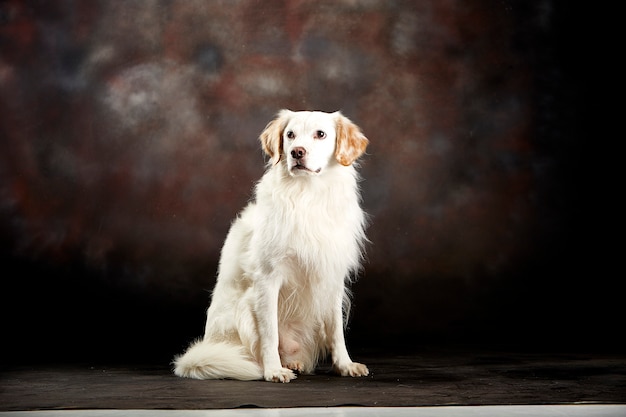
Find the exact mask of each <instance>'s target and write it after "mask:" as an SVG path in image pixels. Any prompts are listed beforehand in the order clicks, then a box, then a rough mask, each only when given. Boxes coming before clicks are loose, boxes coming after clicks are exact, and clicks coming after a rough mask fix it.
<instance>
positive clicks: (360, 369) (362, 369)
mask: <svg viewBox="0 0 626 417" xmlns="http://www.w3.org/2000/svg"><path fill="white" fill-rule="evenodd" d="M333 369H334V371H335V372H336V373H338V374H339V375H341V376H354V377H356V376H368V375H369V374H370V371H369V369H367V366H365V365H363V364H362V363H358V362H350V363H348V364H346V365H335V366H333Z"/></svg>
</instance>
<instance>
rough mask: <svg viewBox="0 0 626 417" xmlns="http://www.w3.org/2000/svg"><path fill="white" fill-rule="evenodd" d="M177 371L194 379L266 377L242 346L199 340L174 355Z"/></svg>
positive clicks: (178, 373)
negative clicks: (179, 353)
mask: <svg viewBox="0 0 626 417" xmlns="http://www.w3.org/2000/svg"><path fill="white" fill-rule="evenodd" d="M173 364H174V373H175V374H176V375H178V376H181V377H185V378H195V379H239V380H242V381H251V380H255V379H263V370H262V369H261V366H259V364H258V363H257V362H256V361H255V360H254V359H253V358H252V357H251V356H250V354H249V353H247V352H246V349H245V348H244V347H243V346H237V345H233V344H230V343H226V342H220V343H213V342H206V341H202V340H200V341H197V342H195V343H193V344H192V345H191V346H189V349H187V351H186V352H185V353H184V354H183V355H181V356H177V357H176V358H174V362H173Z"/></svg>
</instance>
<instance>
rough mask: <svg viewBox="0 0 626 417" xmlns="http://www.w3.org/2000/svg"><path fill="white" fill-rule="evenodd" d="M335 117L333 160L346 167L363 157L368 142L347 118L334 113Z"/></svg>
mask: <svg viewBox="0 0 626 417" xmlns="http://www.w3.org/2000/svg"><path fill="white" fill-rule="evenodd" d="M335 115H336V116H335V122H336V124H337V147H336V149H335V159H337V162H339V163H340V164H341V165H345V166H348V165H350V164H352V163H353V162H354V161H356V160H357V159H358V158H359V157H360V156H361V155H363V153H364V152H365V148H367V145H368V144H369V140H368V139H367V138H366V137H365V135H363V133H362V132H361V129H360V128H359V127H358V126H357V125H355V124H354V123H352V122H351V121H350V120H349V119H348V118H347V117H345V116H344V115H342V114H341V113H340V112H336V113H335Z"/></svg>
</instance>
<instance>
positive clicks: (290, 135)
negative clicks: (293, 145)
mask: <svg viewBox="0 0 626 417" xmlns="http://www.w3.org/2000/svg"><path fill="white" fill-rule="evenodd" d="M287 137H288V138H289V139H293V138H295V137H296V135H295V134H294V133H293V132H292V131H291V130H290V131H288V132H287Z"/></svg>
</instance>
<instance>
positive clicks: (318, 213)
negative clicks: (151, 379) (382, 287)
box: [174, 110, 369, 382]
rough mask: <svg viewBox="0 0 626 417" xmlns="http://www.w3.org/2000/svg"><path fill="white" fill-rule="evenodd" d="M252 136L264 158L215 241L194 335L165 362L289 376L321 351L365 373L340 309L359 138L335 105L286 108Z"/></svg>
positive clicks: (344, 367)
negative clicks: (251, 191)
mask: <svg viewBox="0 0 626 417" xmlns="http://www.w3.org/2000/svg"><path fill="white" fill-rule="evenodd" d="M260 140H261V143H262V146H263V150H264V151H265V152H266V153H267V154H268V155H269V157H270V161H269V163H268V168H267V170H266V172H265V174H264V175H263V177H262V178H261V180H260V181H259V183H258V184H257V186H256V195H255V196H256V199H255V201H252V202H250V203H249V204H248V206H247V207H246V208H245V209H244V210H243V212H242V213H241V214H240V215H239V216H238V218H237V219H236V220H235V221H234V223H233V224H232V226H231V229H230V231H229V233H228V236H227V238H226V241H225V242H224V247H223V248H222V254H221V259H220V264H219V271H218V278H217V283H216V285H215V289H214V290H213V296H212V301H211V305H210V307H209V309H208V312H207V322H206V328H205V334H204V338H203V339H201V340H199V341H197V342H195V343H194V344H192V345H191V346H190V347H189V348H188V350H187V351H186V352H185V353H184V354H183V355H182V356H178V357H176V358H175V359H174V364H175V369H174V372H175V374H176V375H178V376H182V377H189V378H197V379H221V378H233V379H240V380H254V379H262V378H264V379H265V380H267V381H274V382H289V381H290V380H292V379H294V378H296V373H294V371H296V372H298V373H312V372H313V371H314V369H315V366H316V364H317V362H318V359H320V358H323V357H324V356H325V355H326V354H327V353H329V352H330V354H331V357H332V363H333V370H334V371H335V372H337V373H338V374H340V375H344V376H345V375H350V376H365V375H368V373H369V371H368V369H367V367H366V366H365V365H362V364H360V363H357V362H353V361H352V359H351V358H350V356H349V354H348V351H347V349H346V344H345V339H344V319H345V316H346V315H347V312H348V309H349V304H350V299H349V290H348V288H347V284H348V283H349V282H350V280H351V278H352V277H353V276H354V274H355V273H356V272H357V270H358V269H359V266H360V262H361V260H362V254H363V243H364V242H365V241H366V237H365V231H364V229H365V223H366V220H365V214H364V213H363V210H362V209H361V207H360V205H359V203H360V196H359V190H358V186H357V180H358V174H357V172H356V170H355V168H354V166H353V162H354V161H355V160H356V159H357V158H359V157H360V156H361V155H362V154H363V153H364V152H365V148H366V147H367V145H368V142H369V141H368V140H367V138H366V137H365V136H364V135H363V134H362V133H361V130H360V129H359V128H358V127H357V126H356V125H355V124H354V123H352V122H351V121H350V120H348V119H347V118H346V117H344V116H343V115H342V114H341V113H339V112H335V113H323V112H305V111H302V112H292V111H289V110H282V111H280V112H279V113H278V115H277V117H276V119H274V120H273V121H271V122H270V123H269V124H268V125H267V127H266V128H265V130H264V131H263V132H262V133H261V136H260Z"/></svg>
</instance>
